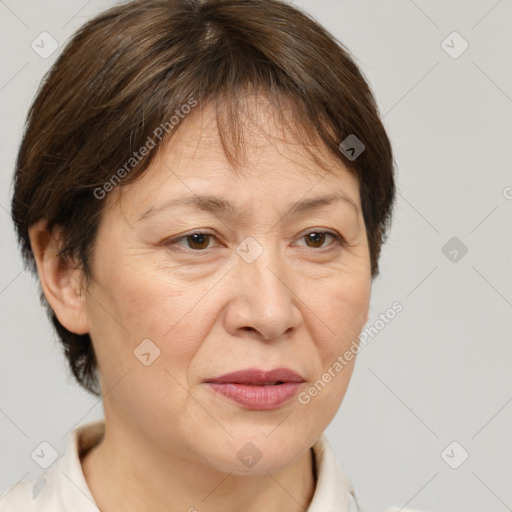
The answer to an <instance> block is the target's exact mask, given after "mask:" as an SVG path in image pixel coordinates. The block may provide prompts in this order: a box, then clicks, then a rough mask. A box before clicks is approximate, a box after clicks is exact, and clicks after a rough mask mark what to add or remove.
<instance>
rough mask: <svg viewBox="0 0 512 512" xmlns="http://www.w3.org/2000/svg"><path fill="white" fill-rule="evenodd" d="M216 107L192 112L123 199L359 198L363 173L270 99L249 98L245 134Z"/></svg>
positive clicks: (137, 204) (137, 203) (138, 203)
mask: <svg viewBox="0 0 512 512" xmlns="http://www.w3.org/2000/svg"><path fill="white" fill-rule="evenodd" d="M217 114H218V112H217V111H216V110H215V108H214V107H213V106H212V105H211V104H209V105H207V106H206V107H204V108H202V109H199V108H198V109H197V110H193V111H192V112H191V113H190V114H188V115H187V116H186V117H185V118H184V119H183V120H182V121H181V124H180V125H179V126H178V129H177V131H176V132H175V133H174V134H173V136H172V138H171V139H170V140H169V141H168V143H167V144H166V145H165V146H164V147H162V148H160V150H159V152H158V154H157V155H156V158H155V159H154V160H153V161H152V163H151V165H150V167H149V168H148V169H147V170H146V171H145V173H144V175H143V176H142V178H141V179H139V180H137V181H135V182H134V183H131V184H129V185H126V186H123V187H119V189H121V190H118V191H116V192H121V194H122V196H123V202H124V201H126V200H128V201H130V202H131V203H132V204H133V206H134V209H135V210H137V211H140V209H141V208H144V207H145V206H146V205H147V203H148V202H154V201H156V200H159V199H160V200H165V199H167V198H168V197H169V195H176V196H178V195H183V194H184V193H187V192H188V193H189V194H205V193H214V194H215V195H217V196H218V195H221V196H225V197H226V198H229V199H230V200H233V202H236V198H237V197H240V195H243V196H250V197H252V198H256V197H265V196H271V197H273V200H274V201H286V202H290V201H291V200H293V199H295V200H296V199H298V197H297V196H302V195H305V194H308V192H309V191H311V192H316V193H317V194H318V193H321V192H323V193H325V192H329V193H333V192H337V191H339V192H343V193H345V194H346V195H348V196H349V197H351V198H352V199H353V201H354V203H356V204H358V205H359V204H360V202H359V185H358V181H357V178H356V176H355V175H354V174H353V173H352V172H351V171H349V170H348V169H347V168H346V167H345V166H344V164H343V162H342V161H341V159H340V158H336V157H335V156H334V155H332V154H331V153H330V152H329V151H327V150H326V149H325V148H322V147H321V146H319V145H318V144H315V143H314V142H310V141H307V140H306V141H304V140H298V139H297V137H296V136H295V132H294V131H292V130H290V129H289V128H288V127H287V126H285V125H284V124H283V123H282V122H281V119H280V116H278V115H276V112H275V111H274V110H273V109H272V106H271V105H270V103H269V102H268V101H267V100H265V98H254V99H248V101H247V104H246V109H244V112H243V114H242V116H241V120H242V123H241V125H240V127H239V128H240V134H239V135H241V139H238V138H236V137H235V138H234V139H232V138H231V137H224V138H223V137H221V133H220V130H222V129H223V125H222V113H221V118H220V120H219V118H218V117H217ZM237 142H238V143H239V144H240V145H239V146H238V147H237ZM226 143H228V144H230V146H231V147H229V148H228V151H236V150H237V149H238V150H239V151H238V152H237V161H236V163H235V165H233V162H232V161H231V160H230V159H229V158H228V156H227V154H226V146H225V144H226ZM313 155H316V157H317V159H318V161H315V159H314V157H313ZM240 199H241V200H242V199H243V198H240Z"/></svg>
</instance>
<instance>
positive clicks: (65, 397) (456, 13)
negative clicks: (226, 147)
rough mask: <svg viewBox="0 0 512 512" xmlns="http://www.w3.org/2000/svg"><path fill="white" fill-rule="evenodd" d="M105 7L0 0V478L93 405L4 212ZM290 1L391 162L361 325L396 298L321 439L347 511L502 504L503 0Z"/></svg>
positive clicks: (507, 366) (509, 392)
mask: <svg viewBox="0 0 512 512" xmlns="http://www.w3.org/2000/svg"><path fill="white" fill-rule="evenodd" d="M113 3H114V2H111V1H105V0H102V1H100V0H90V1H89V2H86V1H83V0H73V1H66V2H63V1H61V2H58V1H55V0H52V1H45V2H37V1H35V0H34V1H14V0H5V1H0V27H1V39H2V45H1V58H2V60H1V62H2V64H1V76H0V102H1V119H2V123H1V127H0V130H1V133H0V140H1V141H2V151H1V162H2V166H1V172H0V179H1V194H0V227H1V243H2V252H1V265H0V304H1V306H0V307H1V336H2V348H1V353H2V357H1V369H0V370H1V374H0V378H1V409H0V429H1V430H0V446H1V460H2V464H1V468H0V491H3V490H4V489H6V488H7V487H8V486H10V485H12V484H14V483H16V482H17V481H18V480H20V479H22V478H27V479H32V478H33V477H35V476H36V475H37V474H39V473H40V472H41V471H42V470H41V469H40V468H39V467H38V466H37V465H36V463H35V462H34V461H33V460H32V458H31V457H30V453H31V452H32V451H33V450H34V448H36V446H38V445H39V443H40V442H41V441H43V440H44V441H48V442H49V443H50V444H52V445H53V446H54V447H55V448H56V449H57V450H58V451H59V452H60V450H61V449H62V448H63V446H64V442H65V439H66V436H67V434H68V433H69V431H70V430H71V429H72V428H74V427H75V426H77V425H78V424H80V423H85V422H89V421H93V420H95V419H99V418H101V417H102V405H101V401H100V400H98V399H96V398H93V397H92V396H89V395H88V394H86V393H85V392H83V391H81V390H80V389H79V388H78V386H77V385H75V384H74V383H73V381H72V379H71V377H70V374H69V372H68V371H67V369H66V365H65V360H64V357H63V356H62V355H61V353H60V347H59V345H58V343H57V341H56V337H55V335H54V334H53V332H52V330H51V328H50V324H49V322H48V321H47V319H46V317H45V313H44V311H43V310H42V308H41V307H40V305H39V300H38V294H37V287H36V282H35V280H34V279H33V278H32V277H31V276H30V275H29V274H28V273H27V272H25V271H23V268H22V264H21V260H20V257H19V253H18V249H17V246H16V243H15V238H14V233H13V230H12V227H11V222H10V216H9V214H8V211H9V201H10V195H11V178H12V172H13V166H14V159H15V155H16V151H17V147H18V144H19V142H20V138H21V133H22V128H23V122H24V118H25V115H26V112H27V109H28V107H29V104H30V102H31V100H32V98H33V97H34V94H35V92H36V89H37V85H38V83H39V81H40V79H41V78H42V76H43V74H44V73H45V72H46V70H47V69H48V68H49V66H50V65H51V64H52V63H53V62H54V61H55V58H56V56H57V54H58V53H59V51H60V49H61V48H62V45H63V44H64V43H65V42H66V41H67V39H68V38H69V37H70V35H71V34H72V33H73V32H74V31H75V30H76V29H77V28H78V27H79V26H80V25H81V24H82V23H83V22H84V21H85V20H87V19H88V18H90V17H91V16H93V15H94V14H96V13H98V12H99V11H101V10H102V9H104V8H105V7H108V6H110V5H113ZM295 3H296V5H298V6H301V7H303V8H305V9H306V10H307V11H308V12H310V13H311V14H312V15H313V16H314V17H316V18H317V19H318V20H319V21H320V22H321V23H322V24H324V25H325V26H326V27H327V28H328V29H329V30H331V31H332V32H333V33H334V34H335V35H336V36H337V37H338V38H339V39H340V40H341V41H342V42H343V43H344V44H346V45H347V46H348V48H349V49H350V50H351V52H352V53H353V55H354V56H355V57H356V59H357V61H358V63H359V65H360V66H361V69H362V71H363V72H364V74H365V75H366V77H367V78H368V80H369V82H370V84H371V86H372V88H373V90H374V93H375V95H376V98H377V101H378V104H379V107H380V109H381V112H382V114H383V116H384V122H385V125H386V128H387V129H388V131H389V135H390V137H391V140H392V143H393V146H394V151H395V155H396V161H397V165H398V169H397V172H398V174H397V185H398V198H397V199H398V201H397V207H396V210H395V218H394V224H393V227H392V230H391V233H390V236H389V239H388V242H387V244H386V245H385V247H384V250H383V254H382V258H381V276H380V277H379V278H378V279H377V280H376V281H375V282H374V286H373V296H372V304H371V313H370V320H369V325H372V324H373V323H374V322H375V320H376V319H377V318H378V316H379V314H380V313H384V312H385V311H386V310H387V309H388V308H389V307H390V306H391V304H392V303H393V302H394V301H397V300H398V301H400V302H401V303H402V304H403V308H404V309H403V311H402V312H401V313H400V314H398V315H397V316H396V318H395V319H394V320H392V321H391V322H390V323H389V324H388V325H386V326H385V328H384V329H382V330H380V332H379V334H378V336H376V337H375V338H374V339H372V340H371V341H370V342H369V343H368V345H367V346H366V347H365V348H364V350H362V352H361V353H360V354H359V358H358V362H357V365H356V370H355V372H354V375H353V379H352V381H351V384H350V386H349V390H348V393H347V395H346V398H345V400H344V402H343V404H342V407H341V408H340V411H339V413H338V415H337V416H336V418H335V420H334V421H333V422H332V424H331V425H330V426H329V428H328V429H327V436H328V437H329V439H330V440H331V443H332V445H333V447H334V449H335V452H336V456H337V459H338V461H339V463H340V465H341V466H342V468H343V469H344V471H345V472H346V473H347V475H348V476H349V478H350V479H351V480H352V482H353V484H354V486H355V489H356V493H357V495H358V498H359V503H360V505H361V506H362V508H363V509H366V510H384V509H385V508H386V507H391V506H396V507H397V509H400V507H406V508H413V509H420V510H432V511H434V510H436V511H441V510H460V511H462V510H464V511H468V510H486V511H488V510H495V511H501V510H512V509H511V507H512V493H511V490H512V485H511V483H512V471H511V459H512V457H511V455H512V450H511V448H512V441H511V432H512V421H511V413H512V403H511V402H512V386H511V371H510V370H511V361H512V359H511V350H510V347H511V344H510V335H511V324H512V315H511V312H512V286H511V285H512V276H511V265H510V262H511V261H512V254H511V253H512V251H511V248H512V243H511V236H510V235H511V233H512V229H511V228H512V226H511V220H512V216H511V209H512V199H510V198H511V197H512V188H511V187H512V176H511V173H510V169H511V151H510V148H511V141H512V139H511V135H512V133H511V132H512V129H511V128H512V126H511V125H512V122H511V119H512V116H511V106H512V92H511V82H512V80H511V64H512V55H511V21H512V1H511V0H501V1H496V0H492V1H483V0H482V1H467V0H466V1H462V0H460V1H453V0H450V1H443V2H441V1H427V0H422V1H420V0H416V1H415V2H413V1H412V0H396V1H395V0H394V1H391V0H385V1H382V0H381V1H377V0H375V1H367V0H365V1H362V0H359V1H355V0H353V1H347V0H341V1H335V0H315V1H314V2H313V1H306V0H301V1H297V2H295ZM42 31H47V32H49V33H50V34H51V35H52V36H53V37H54V38H55V39H56V40H57V41H58V42H59V45H60V48H59V51H56V52H55V53H54V54H52V55H51V56H50V57H49V58H47V59H43V58H41V57H40V56H39V55H38V54H37V53H36V52H35V51H34V50H32V48H31V42H32V41H33V40H34V39H36V38H37V36H38V35H39V34H40V33H41V32H42ZM453 31H457V32H458V33H459V34H460V35H461V36H462V37H463V38H464V39H465V40H466V41H467V42H468V44H469V48H468V49H467V50H466V51H465V52H464V53H462V54H461V55H460V56H459V57H458V58H456V59H454V58H452V57H450V56H449V55H448V54H447V53H446V52H445V51H444V49H443V47H442V46H441V43H442V41H443V40H445V38H446V37H447V36H448V35H449V34H450V33H451V32H453ZM452 39H453V38H452ZM448 44H449V45H450V46H452V47H453V48H452V49H451V50H450V51H452V52H454V51H458V50H459V49H460V48H461V46H460V41H458V40H456V39H454V40H453V43H452V42H450V39H448ZM507 187H509V188H507ZM452 237H457V238H458V239H459V240H460V242H461V243H463V244H464V245H465V246H466V247H467V249H468V252H467V253H466V254H465V255H464V256H463V257H461V252H460V251H459V252H458V253H457V258H456V259H457V261H451V259H453V258H454V257H455V253H453V252H452V254H451V255H450V254H449V251H453V248H452V247H451V246H448V249H445V252H446V253H447V254H448V256H446V255H445V254H444V253H443V251H442V248H443V247H444V245H445V244H446V243H447V242H448V241H449V240H450V239H451V238H452ZM450 258H451V259H450ZM452 441H456V442H457V443H459V445H460V447H459V446H456V447H455V449H454V451H453V452H452V451H450V450H449V452H448V453H449V460H450V462H451V463H452V464H454V463H456V462H457V460H460V459H459V458H460V456H461V453H463V452H462V449H464V450H466V451H467V452H468V453H469V458H468V459H467V460H466V461H465V462H464V463H463V464H462V465H461V466H460V467H459V468H458V469H452V468H451V467H449V465H448V464H447V463H446V462H445V460H444V459H443V457H442V456H441V453H442V452H443V450H444V449H445V448H446V447H447V446H448V445H449V444H450V443H451V442H452ZM445 458H446V457H445ZM447 460H448V459H447Z"/></svg>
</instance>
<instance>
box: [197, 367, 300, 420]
mask: <svg viewBox="0 0 512 512" xmlns="http://www.w3.org/2000/svg"><path fill="white" fill-rule="evenodd" d="M304 382H305V380H304V379H303V378H302V376H301V375H299V374H298V373H297V372H294V371H293V370H290V369H288V368H276V369H274V370H270V371H264V370H259V369H247V370H241V371H237V372H231V373H227V374H224V375H221V376H220V377H215V378H212V379H207V380H205V381H204V383H205V384H207V385H208V386H209V388H210V389H212V390H213V391H215V392H216V393H218V394H220V395H221V396H223V397H224V398H227V399H228V400H230V401H231V402H235V403H237V404H238V405H241V406H242V407H244V408H246V409H253V410H260V411H262V410H266V411H269V410H273V409H277V408H279V407H281V406H283V405H284V404H285V403H287V402H289V401H290V400H291V399H292V398H293V397H294V396H295V395H296V394H297V392H298V390H299V387H300V386H301V385H302V384H303V383H304Z"/></svg>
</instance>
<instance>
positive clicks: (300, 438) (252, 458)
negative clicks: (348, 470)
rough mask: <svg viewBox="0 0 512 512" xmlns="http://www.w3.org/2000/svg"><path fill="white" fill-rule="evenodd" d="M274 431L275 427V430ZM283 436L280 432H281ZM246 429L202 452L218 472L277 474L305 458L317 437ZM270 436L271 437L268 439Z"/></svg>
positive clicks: (288, 432)
mask: <svg viewBox="0 0 512 512" xmlns="http://www.w3.org/2000/svg"><path fill="white" fill-rule="evenodd" d="M273 428H275V427H273ZM280 428H281V429H282V431H281V432H278V430H279V429H280ZM271 432H272V429H268V428H265V429H262V428H259V429H256V428H254V427H249V428H244V429H242V430H241V431H240V430H239V432H238V433H236V432H235V433H234V434H233V437H228V436H227V435H226V436H224V437H223V438H222V439H221V438H218V439H216V440H212V442H211V444H210V445H209V446H208V447H206V449H205V451H203V456H204V458H205V459H206V460H207V461H208V463H209V464H210V465H212V466H213V467H215V468H216V469H218V470H220V471H223V472H229V473H234V474H237V475H257V474H265V473H276V472H278V471H280V470H282V469H284V468H285V467H287V466H288V465H290V464H291V463H292V462H294V461H295V460H296V459H297V458H299V457H300V456H301V455H303V454H304V453H305V452H306V451H307V450H308V449H309V448H310V446H311V445H312V444H313V443H314V441H315V440H316V438H317V437H318V436H316V437H315V436H314V435H310V436H304V434H302V435H300V434H299V432H298V431H296V430H294V432H293V433H292V432H290V429H286V428H283V427H277V429H276V430H275V431H274V432H272V433H271ZM269 433H270V435H269Z"/></svg>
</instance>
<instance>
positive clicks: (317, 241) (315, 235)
mask: <svg viewBox="0 0 512 512" xmlns="http://www.w3.org/2000/svg"><path fill="white" fill-rule="evenodd" d="M329 237H330V238H333V239H334V240H335V241H338V242H339V243H340V245H342V239H341V236H339V235H337V234H335V233H331V232H330V231H310V232H309V233H306V234H305V235H303V236H302V237H301V238H303V239H304V240H305V241H306V247H309V248H311V249H323V248H324V247H328V246H329V244H328V245H324V244H325V242H326V241H328V240H329Z"/></svg>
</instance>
